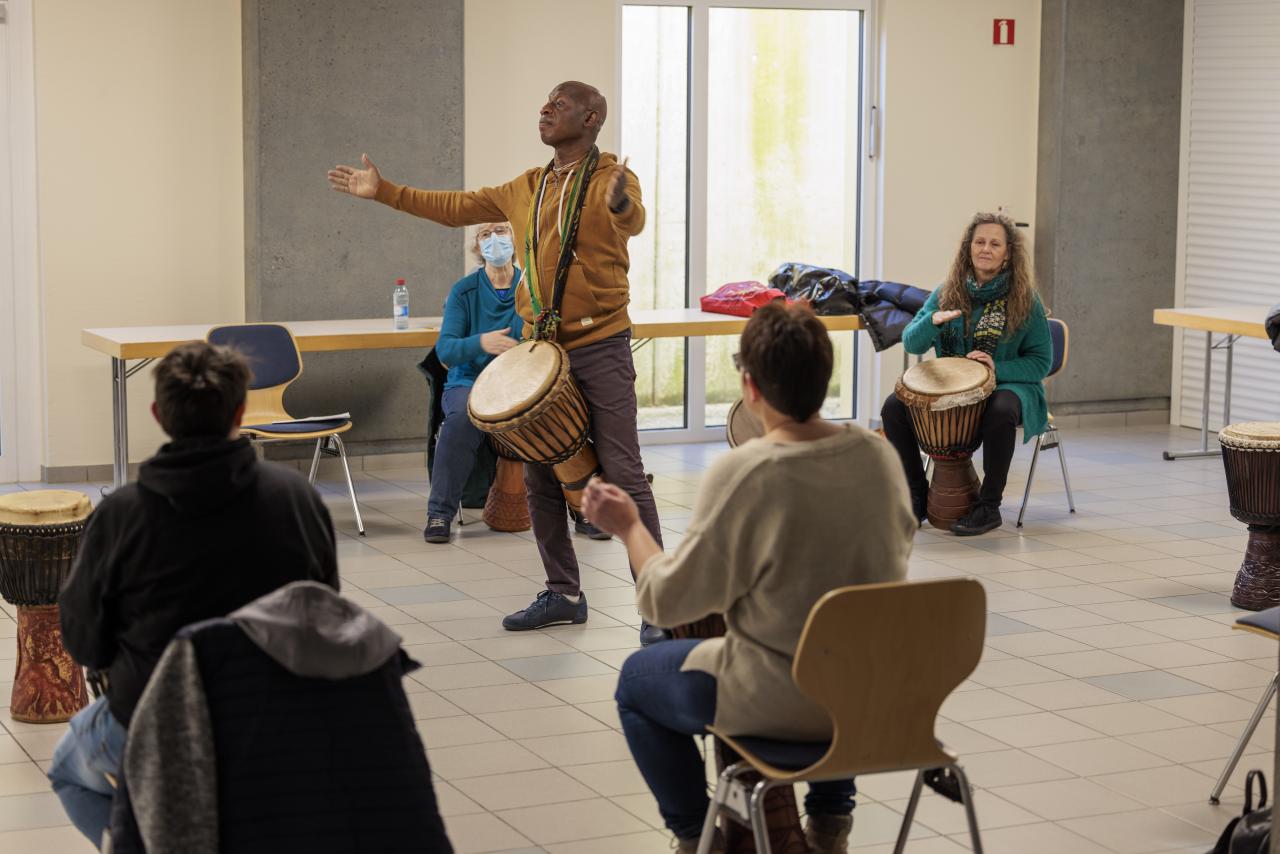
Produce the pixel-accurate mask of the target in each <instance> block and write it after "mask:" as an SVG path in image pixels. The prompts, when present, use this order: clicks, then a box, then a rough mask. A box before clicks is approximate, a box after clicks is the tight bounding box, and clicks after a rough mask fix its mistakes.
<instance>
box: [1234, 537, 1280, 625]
mask: <svg viewBox="0 0 1280 854" xmlns="http://www.w3.org/2000/svg"><path fill="white" fill-rule="evenodd" d="M1231 604H1232V605H1235V606H1236V607H1237V608H1244V609H1246V610H1249V611H1261V610H1262V609H1264V608H1272V607H1275V606H1276V605H1280V528H1271V529H1270V530H1257V531H1255V530H1250V531H1249V544H1248V545H1247V546H1245V549H1244V562H1243V563H1241V564H1240V570H1239V572H1237V573H1236V583H1235V587H1233V588H1232V590H1231Z"/></svg>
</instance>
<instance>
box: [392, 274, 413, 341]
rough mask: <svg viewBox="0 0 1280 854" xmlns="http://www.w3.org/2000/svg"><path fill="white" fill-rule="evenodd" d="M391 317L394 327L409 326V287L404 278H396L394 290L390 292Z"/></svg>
mask: <svg viewBox="0 0 1280 854" xmlns="http://www.w3.org/2000/svg"><path fill="white" fill-rule="evenodd" d="M391 318H392V320H394V321H395V327H396V329H408V328H409V288H408V287H406V286H405V283H404V279H396V287H395V290H393V291H392V292H391Z"/></svg>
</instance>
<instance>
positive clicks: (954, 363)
mask: <svg viewBox="0 0 1280 854" xmlns="http://www.w3.org/2000/svg"><path fill="white" fill-rule="evenodd" d="M995 387H996V377H995V374H994V373H992V372H991V371H990V370H989V369H988V368H987V366H986V365H984V364H982V363H981V362H977V361H974V360H973V359H960V358H954V357H944V358H941V359H931V360H930V361H927V362H920V363H919V364H917V365H912V366H911V367H910V368H908V369H907V371H906V372H905V373H904V374H903V375H902V376H901V377H900V378H899V379H898V383H897V385H896V387H895V388H894V390H893V392H894V394H895V395H897V397H898V400H900V401H902V403H903V404H904V405H905V406H906V407H907V411H908V412H910V413H911V424H912V426H913V427H914V428H915V433H916V441H917V442H919V444H920V450H922V451H924V452H925V453H926V454H928V455H929V456H930V457H931V458H932V459H933V480H932V481H931V482H930V484H929V503H928V515H929V523H930V524H931V525H933V527H935V528H938V529H940V530H943V531H950V530H951V526H952V525H953V524H954V523H955V522H956V521H958V520H959V519H960V518H961V517H963V516H964V515H965V514H967V513H968V512H969V510H970V509H971V508H972V507H973V504H974V502H976V501H977V500H978V475H977V474H975V473H974V470H973V462H972V459H973V452H974V451H976V450H977V449H978V445H980V444H981V443H982V437H981V434H980V430H979V428H980V426H981V424H982V413H983V412H985V411H986V408H987V399H988V398H989V397H991V392H992V391H994V390H995Z"/></svg>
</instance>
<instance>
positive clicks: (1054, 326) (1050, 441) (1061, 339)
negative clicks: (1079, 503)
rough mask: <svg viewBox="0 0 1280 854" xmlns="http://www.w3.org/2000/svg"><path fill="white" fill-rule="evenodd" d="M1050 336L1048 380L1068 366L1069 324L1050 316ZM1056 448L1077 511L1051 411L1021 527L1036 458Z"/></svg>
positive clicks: (1039, 441) (1024, 499)
mask: <svg viewBox="0 0 1280 854" xmlns="http://www.w3.org/2000/svg"><path fill="white" fill-rule="evenodd" d="M1049 337H1050V338H1051V339H1052V340H1053V361H1052V362H1051V363H1050V365H1049V375H1048V376H1047V377H1045V381H1046V382H1047V381H1049V380H1050V379H1052V378H1053V377H1054V376H1055V375H1056V374H1057V373H1058V372H1059V371H1061V370H1062V369H1063V368H1065V367H1066V366H1067V350H1068V345H1069V344H1070V340H1071V337H1070V331H1069V330H1068V329H1067V324H1065V323H1063V322H1062V321H1061V320H1059V319H1058V318H1056V317H1050V318H1049ZM1054 448H1057V449H1058V463H1059V464H1060V465H1061V466H1062V483H1063V485H1064V486H1066V488H1067V507H1068V508H1069V509H1070V510H1071V512H1072V513H1074V512H1076V502H1075V499H1074V498H1072V497H1071V477H1070V476H1069V475H1068V474H1067V457H1066V455H1065V454H1064V453H1063V452H1062V437H1061V436H1060V435H1059V433H1058V428H1057V426H1056V425H1055V424H1054V423H1053V413H1052V412H1050V413H1049V425H1048V426H1047V427H1045V429H1044V432H1043V433H1041V434H1040V435H1039V436H1036V447H1035V450H1034V451H1032V452H1031V470H1030V471H1028V472H1027V487H1026V489H1024V490H1023V491H1022V507H1021V508H1019V509H1018V527H1019V528H1021V527H1022V517H1023V516H1024V515H1025V514H1026V512H1027V499H1028V498H1029V497H1030V496H1031V481H1033V480H1034V479H1035V476H1036V460H1038V459H1040V452H1041V451H1049V450H1053V449H1054Z"/></svg>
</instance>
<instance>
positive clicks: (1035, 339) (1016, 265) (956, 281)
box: [880, 213, 1053, 536]
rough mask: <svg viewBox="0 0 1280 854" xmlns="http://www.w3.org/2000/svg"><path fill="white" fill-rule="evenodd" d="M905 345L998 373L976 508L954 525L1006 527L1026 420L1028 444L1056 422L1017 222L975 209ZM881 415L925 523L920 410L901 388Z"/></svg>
mask: <svg viewBox="0 0 1280 854" xmlns="http://www.w3.org/2000/svg"><path fill="white" fill-rule="evenodd" d="M902 344H903V347H905V348H906V351H907V352H908V353H917V354H919V353H924V352H925V351H927V350H928V349H929V348H930V347H932V348H933V350H934V352H935V353H936V354H937V355H939V356H963V357H965V358H968V359H973V360H975V361H978V362H981V363H982V364H984V365H986V366H987V367H988V368H990V369H991V371H992V372H993V373H994V374H995V377H996V390H995V392H994V393H992V395H991V398H990V399H989V400H988V401H987V408H986V411H985V412H984V413H983V416H982V425H981V433H982V449H983V450H982V471H983V478H982V489H981V490H980V491H979V493H978V502H977V503H976V504H975V505H974V506H973V509H972V510H971V511H970V512H969V513H968V515H966V516H965V517H964V518H962V519H960V520H958V521H957V522H956V523H955V524H954V525H952V527H951V530H952V531H953V532H954V533H956V534H958V535H960V536H972V535H974V534H984V533H986V532H987V531H990V530H992V529H994V528H998V527H999V526H1000V523H1001V518H1000V501H1001V499H1002V497H1003V495H1004V487H1005V482H1006V481H1007V480H1008V477H1009V463H1010V462H1011V461H1012V460H1013V450H1014V446H1015V442H1014V436H1015V433H1016V429H1017V426H1018V425H1019V424H1022V425H1023V428H1022V441H1023V442H1026V441H1028V440H1029V439H1031V438H1034V437H1035V436H1038V435H1039V434H1040V433H1041V432H1043V431H1044V428H1045V424H1046V421H1047V419H1048V405H1047V404H1046V402H1045V396H1044V385H1043V382H1042V381H1043V380H1044V378H1045V377H1046V376H1047V375H1048V373H1049V365H1050V362H1051V360H1052V358H1053V344H1052V341H1051V340H1050V337H1049V324H1048V321H1047V320H1046V312H1045V309H1044V305H1043V304H1042V303H1041V302H1040V297H1039V295H1038V294H1037V293H1036V289H1035V282H1034V281H1033V279H1032V274H1031V259H1030V258H1029V257H1028V256H1027V246H1026V243H1025V242H1024V241H1023V239H1022V234H1021V233H1020V232H1019V231H1018V229H1017V227H1016V226H1015V225H1014V223H1013V220H1011V219H1009V218H1008V217H1007V216H1004V215H1003V214H992V213H980V214H977V215H976V216H974V218H973V220H972V221H971V222H970V223H969V226H968V228H966V229H965V232H964V237H963V238H962V239H961V241H960V247H959V249H958V250H957V251H956V256H955V260H954V261H952V263H951V271H950V273H948V274H947V280H946V281H945V282H944V283H943V284H942V286H941V287H939V288H938V289H937V290H935V291H934V292H933V294H932V295H930V297H929V299H928V301H927V302H926V303H925V304H924V307H923V308H921V309H920V311H919V312H918V313H917V314H916V316H915V319H913V320H912V321H911V323H910V324H909V325H908V326H907V328H906V330H904V331H903V334H902ZM880 416H881V419H882V421H883V424H884V432H885V436H886V437H887V438H888V439H889V441H890V442H892V443H893V446H894V448H895V449H896V450H897V451H898V456H899V457H900V458H901V459H902V465H903V468H905V469H906V473H907V484H908V485H909V486H910V487H911V501H912V505H913V507H914V509H915V512H916V516H917V517H918V518H919V519H920V520H921V521H922V522H923V521H924V519H925V505H926V499H927V496H928V492H929V483H928V481H927V480H926V479H925V476H924V467H923V465H922V464H921V462H920V445H919V443H918V441H917V439H916V434H915V429H914V427H913V426H912V424H911V416H910V414H909V413H908V412H907V408H906V406H904V405H903V403H902V402H901V401H899V400H898V398H897V397H896V396H895V395H889V398H888V399H887V400H886V401H885V402H884V407H883V408H882V409H881V411H880Z"/></svg>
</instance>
